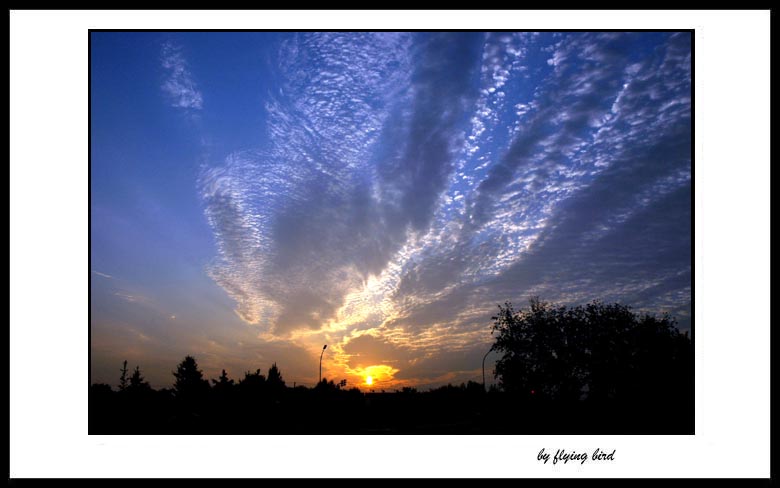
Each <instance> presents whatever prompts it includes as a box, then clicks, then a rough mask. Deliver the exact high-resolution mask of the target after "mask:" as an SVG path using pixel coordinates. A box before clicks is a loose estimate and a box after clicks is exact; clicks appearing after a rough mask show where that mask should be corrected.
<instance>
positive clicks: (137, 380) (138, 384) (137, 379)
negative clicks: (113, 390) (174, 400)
mask: <svg viewBox="0 0 780 488" xmlns="http://www.w3.org/2000/svg"><path fill="white" fill-rule="evenodd" d="M127 388H128V390H130V391H134V392H137V391H150V390H151V389H152V387H151V386H149V383H147V382H146V381H144V377H143V376H141V368H140V367H138V366H136V367H135V371H133V376H131V377H130V386H128V387H127Z"/></svg>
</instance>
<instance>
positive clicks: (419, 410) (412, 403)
mask: <svg viewBox="0 0 780 488" xmlns="http://www.w3.org/2000/svg"><path fill="white" fill-rule="evenodd" d="M688 397H689V398H684V397H682V396H680V395H675V396H669V395H667V396H665V397H663V398H661V397H650V396H648V397H645V398H642V399H633V400H628V401H608V402H599V403H596V402H588V401H578V402H573V403H560V402H549V401H544V400H543V399H540V398H537V397H534V396H532V395H526V396H523V397H518V396H511V395H509V394H506V393H503V392H498V391H491V392H489V393H485V392H483V391H482V390H481V388H480V389H479V390H477V389H474V388H471V389H463V388H457V387H453V388H443V389H440V390H439V391H432V392H423V393H418V392H394V393H362V392H360V391H359V390H356V389H355V390H330V391H328V390H317V389H308V388H303V387H298V388H295V389H292V388H285V389H283V390H280V391H278V392H276V393H275V394H264V395H262V396H254V397H253V396H247V395H241V394H238V393H234V392H231V394H230V395H218V394H215V393H213V392H210V393H209V394H208V395H204V396H202V397H200V398H187V399H185V398H177V397H176V396H175V395H174V394H173V393H172V392H171V391H169V390H162V391H154V390H151V391H146V392H142V394H127V392H122V393H120V392H116V391H111V390H108V389H107V388H101V387H98V385H95V386H93V387H92V388H91V392H90V402H89V433H90V434H492V435H496V434H693V433H694V429H693V427H694V422H693V420H694V418H693V398H692V396H691V395H688Z"/></svg>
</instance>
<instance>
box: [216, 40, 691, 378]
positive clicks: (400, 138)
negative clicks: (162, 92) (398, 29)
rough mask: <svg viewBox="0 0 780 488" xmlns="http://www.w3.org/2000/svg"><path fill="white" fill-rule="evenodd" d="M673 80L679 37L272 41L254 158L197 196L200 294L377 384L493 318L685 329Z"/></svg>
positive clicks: (685, 195)
mask: <svg viewBox="0 0 780 488" xmlns="http://www.w3.org/2000/svg"><path fill="white" fill-rule="evenodd" d="M637 53H644V54H643V55H637ZM548 60H552V62H550V63H548ZM690 62H691V58H690V35H688V34H670V33H558V34H541V35H535V34H533V33H491V34H484V35H483V34H473V35H468V36H467V35H463V34H430V35H428V34H425V35H413V34H398V33H373V34H351V35H346V34H339V33H311V34H297V35H294V36H291V37H290V38H288V39H287V40H285V42H284V43H283V44H282V45H281V46H280V47H279V55H278V64H279V66H280V67H281V76H280V79H279V82H278V83H279V86H278V87H277V88H276V89H275V91H274V93H273V96H272V97H271V101H270V102H269V103H268V104H267V107H266V108H267V111H268V117H269V140H270V141H271V142H270V143H269V144H268V145H267V146H264V147H261V148H258V149H257V150H254V151H243V152H236V153H233V154H232V155H230V156H229V157H228V158H227V159H226V160H225V161H224V162H223V163H222V164H218V165H212V166H209V167H205V168H204V170H203V172H202V174H201V178H200V189H201V196H202V199H203V201H204V203H205V208H206V216H207V218H208V220H209V223H210V225H211V226H212V229H213V230H214V234H215V237H216V242H217V247H218V256H217V258H216V260H215V261H214V262H213V263H212V265H211V266H210V267H209V273H210V274H211V276H212V277H213V278H214V279H215V281H216V282H217V283H219V284H220V285H221V286H222V288H223V289H225V290H226V291H227V293H228V294H229V295H230V296H231V297H232V298H233V299H234V300H235V302H236V304H237V313H238V314H239V316H241V317H242V318H243V319H244V320H245V321H246V322H249V323H251V324H256V325H258V326H260V327H261V328H262V329H264V330H269V331H271V332H272V333H273V334H277V335H289V334H293V333H296V334H304V335H305V334H306V333H311V334H314V333H318V331H326V332H329V333H334V334H336V333H341V334H346V335H345V336H344V337H349V338H351V339H345V342H344V344H343V351H342V352H343V354H344V356H343V358H342V359H343V361H342V363H340V364H342V366H343V367H344V368H347V370H351V371H357V368H364V369H365V368H367V367H369V366H377V365H383V364H384V365H387V366H389V367H392V368H395V369H398V371H397V372H394V373H393V375H392V377H393V378H394V379H395V380H397V381H400V380H401V379H403V378H412V377H414V378H417V379H420V378H423V377H425V376H426V375H427V376H429V377H431V375H433V376H436V377H443V376H442V375H445V373H446V371H445V370H446V368H445V367H444V366H442V369H437V368H439V366H438V365H439V364H441V365H444V364H447V362H450V363H451V362H452V361H456V359H455V358H456V357H458V355H459V354H460V355H467V356H468V357H469V358H471V359H473V357H477V356H479V355H480V353H479V351H481V350H483V349H484V347H483V346H484V345H485V344H488V343H489V342H490V341H491V337H490V335H489V325H490V324H489V317H490V316H491V315H492V313H493V312H494V310H495V305H496V303H502V302H503V301H505V300H515V301H524V300H525V299H526V298H527V297H528V296H529V295H533V294H539V295H541V296H542V297H543V298H545V299H548V300H556V301H561V302H565V303H572V304H574V303H582V302H584V301H589V300H592V299H594V298H602V299H608V300H617V301H622V302H625V303H628V304H629V305H632V306H635V307H639V308H645V309H647V310H649V311H655V312H658V311H662V310H669V311H672V312H674V313H676V314H678V315H679V316H681V317H685V316H686V314H688V315H689V311H690V306H691V305H690V304H691V294H690V263H691V259H690V258H691V256H690V242H691V208H690V197H691V159H690V154H691V118H690V107H691V106H690V104H691V85H690V73H691V72H690ZM361 331H371V334H368V335H359V338H355V336H350V335H349V334H350V333H354V332H361ZM358 346H360V348H359V347H358ZM472 356H473V357H472ZM421 357H422V358H427V359H426V361H428V363H427V364H429V367H427V369H423V368H422V364H425V362H420V359H419V358H421ZM347 358H348V359H347ZM358 358H362V359H358ZM436 358H439V359H436ZM415 359H417V362H413V361H414V360H415ZM471 359H469V361H471ZM356 361H359V362H356ZM439 361H440V362H439ZM434 364H435V365H436V366H434ZM469 364H471V363H469ZM458 370H459V371H461V370H462V371H463V374H464V375H471V374H474V371H473V370H471V369H469V368H468V367H467V365H466V363H464V364H463V367H462V368H460V369H458Z"/></svg>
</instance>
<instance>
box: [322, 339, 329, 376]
mask: <svg viewBox="0 0 780 488" xmlns="http://www.w3.org/2000/svg"><path fill="white" fill-rule="evenodd" d="M327 348H328V345H327V344H325V345H324V346H322V352H321V353H320V383H322V355H323V354H325V349H327Z"/></svg>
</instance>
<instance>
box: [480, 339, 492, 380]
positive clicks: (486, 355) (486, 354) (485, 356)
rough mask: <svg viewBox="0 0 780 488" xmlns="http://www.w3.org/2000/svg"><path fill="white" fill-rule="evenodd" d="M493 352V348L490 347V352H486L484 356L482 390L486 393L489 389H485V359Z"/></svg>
mask: <svg viewBox="0 0 780 488" xmlns="http://www.w3.org/2000/svg"><path fill="white" fill-rule="evenodd" d="M492 351H493V346H490V349H488V352H486V353H485V355H484V356H482V389H483V390H484V391H487V388H485V359H487V357H488V354H490V353H491V352H492Z"/></svg>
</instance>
